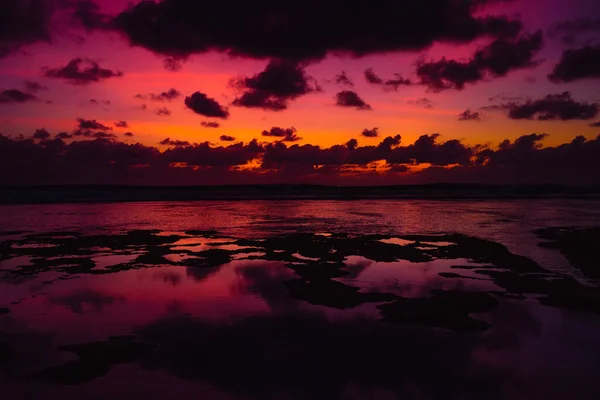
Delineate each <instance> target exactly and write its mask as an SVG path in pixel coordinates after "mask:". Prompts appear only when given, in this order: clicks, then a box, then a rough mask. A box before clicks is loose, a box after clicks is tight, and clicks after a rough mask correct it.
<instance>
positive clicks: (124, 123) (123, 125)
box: [115, 121, 130, 128]
mask: <svg viewBox="0 0 600 400" xmlns="http://www.w3.org/2000/svg"><path fill="white" fill-rule="evenodd" d="M115 126H116V127H117V128H129V127H130V126H129V124H128V123H127V121H117V122H115Z"/></svg>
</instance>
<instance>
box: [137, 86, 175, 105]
mask: <svg viewBox="0 0 600 400" xmlns="http://www.w3.org/2000/svg"><path fill="white" fill-rule="evenodd" d="M180 96H181V92H180V91H179V90H177V89H175V88H171V89H169V90H167V91H165V92H161V93H148V94H136V95H135V96H134V97H135V98H136V99H140V100H150V101H156V102H165V101H169V102H170V101H172V100H175V99H176V98H178V97H180Z"/></svg>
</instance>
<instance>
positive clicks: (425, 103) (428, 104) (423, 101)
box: [407, 97, 433, 110]
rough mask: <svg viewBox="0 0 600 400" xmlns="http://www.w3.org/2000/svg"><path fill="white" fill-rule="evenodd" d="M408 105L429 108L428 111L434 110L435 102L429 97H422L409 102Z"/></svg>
mask: <svg viewBox="0 0 600 400" xmlns="http://www.w3.org/2000/svg"><path fill="white" fill-rule="evenodd" d="M407 103H408V104H411V105H414V106H421V107H423V108H427V109H428V110H431V109H432V108H433V101H431V100H429V99H428V98H427V97H422V98H420V99H415V100H408V101H407Z"/></svg>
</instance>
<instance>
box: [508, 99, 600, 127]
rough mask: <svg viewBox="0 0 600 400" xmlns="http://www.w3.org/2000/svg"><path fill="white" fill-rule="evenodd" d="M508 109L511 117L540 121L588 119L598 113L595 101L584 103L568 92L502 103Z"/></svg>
mask: <svg viewBox="0 0 600 400" xmlns="http://www.w3.org/2000/svg"><path fill="white" fill-rule="evenodd" d="M502 107H504V108H505V109H506V110H508V117H509V118H511V119H533V118H535V117H537V119H538V120H540V121H548V120H562V121H569V120H575V119H581V120H589V119H592V118H594V117H596V115H598V104H597V103H586V102H579V101H575V100H573V97H572V96H571V93H570V92H564V93H561V94H549V95H547V96H545V97H544V98H542V99H538V100H529V101H526V102H524V103H512V104H504V105H502Z"/></svg>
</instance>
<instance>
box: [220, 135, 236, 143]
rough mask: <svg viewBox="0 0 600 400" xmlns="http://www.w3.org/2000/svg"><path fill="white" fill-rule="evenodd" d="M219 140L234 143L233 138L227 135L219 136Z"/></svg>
mask: <svg viewBox="0 0 600 400" xmlns="http://www.w3.org/2000/svg"><path fill="white" fill-rule="evenodd" d="M219 139H220V140H222V141H223V142H234V141H235V138H234V137H233V136H229V135H221V137H219Z"/></svg>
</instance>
